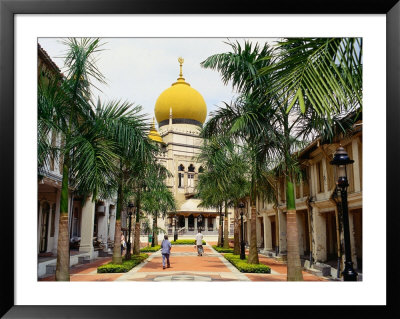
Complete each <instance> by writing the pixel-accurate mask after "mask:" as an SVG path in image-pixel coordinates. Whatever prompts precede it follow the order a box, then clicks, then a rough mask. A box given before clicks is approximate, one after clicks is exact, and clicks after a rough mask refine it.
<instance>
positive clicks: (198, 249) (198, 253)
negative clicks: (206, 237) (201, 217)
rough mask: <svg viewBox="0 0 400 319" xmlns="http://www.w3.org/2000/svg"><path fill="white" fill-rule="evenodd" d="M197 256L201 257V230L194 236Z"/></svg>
mask: <svg viewBox="0 0 400 319" xmlns="http://www.w3.org/2000/svg"><path fill="white" fill-rule="evenodd" d="M196 246H197V256H203V234H202V233H201V229H199V230H198V233H197V235H196Z"/></svg>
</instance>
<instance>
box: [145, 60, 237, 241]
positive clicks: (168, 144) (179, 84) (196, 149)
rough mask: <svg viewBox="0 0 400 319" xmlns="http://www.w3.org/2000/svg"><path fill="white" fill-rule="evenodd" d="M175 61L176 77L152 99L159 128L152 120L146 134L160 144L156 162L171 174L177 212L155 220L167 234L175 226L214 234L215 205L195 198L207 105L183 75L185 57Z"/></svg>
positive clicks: (187, 232) (169, 181) (182, 231)
mask: <svg viewBox="0 0 400 319" xmlns="http://www.w3.org/2000/svg"><path fill="white" fill-rule="evenodd" d="M178 62H179V64H180V73H179V77H178V79H177V81H176V82H174V83H172V85H171V87H169V88H167V89H166V90H164V91H163V92H162V93H161V94H160V96H159V97H158V99H157V101H156V103H155V107H154V113H155V118H156V120H157V123H158V127H159V131H157V129H156V127H155V123H154V121H153V126H152V128H151V130H150V133H149V138H150V139H151V140H153V141H154V142H156V143H159V145H160V153H159V155H158V157H157V159H158V161H159V163H161V164H162V165H164V166H165V167H166V168H167V169H168V170H169V172H170V173H171V174H172V177H169V178H168V179H167V181H166V183H167V186H168V187H169V188H170V189H171V191H172V193H173V194H174V197H175V200H176V203H177V209H176V212H169V213H168V214H167V215H168V217H167V218H166V219H165V220H162V219H161V218H160V219H159V220H158V221H157V223H158V225H159V226H160V227H161V228H164V229H165V230H166V231H168V233H169V234H170V235H171V234H173V233H174V230H175V229H174V227H176V230H177V231H178V234H179V235H194V234H195V233H197V230H198V229H199V228H201V230H202V232H203V233H204V234H205V235H217V234H218V226H219V213H218V212H217V209H216V208H213V209H210V208H203V207H200V202H201V200H200V199H197V198H194V195H195V193H196V184H197V182H198V176H199V174H201V172H202V170H203V167H202V163H200V162H199V161H198V155H199V153H200V151H201V146H202V145H203V139H202V138H201V137H200V136H199V134H200V130H201V127H202V125H203V123H204V122H205V120H206V116H207V105H206V102H205V101H204V98H203V97H202V95H201V94H200V93H199V92H198V91H197V90H195V89H194V88H192V87H191V86H190V84H189V83H188V82H186V81H185V78H183V74H182V65H183V62H184V60H183V59H182V58H179V59H178ZM230 215H231V216H232V214H230ZM232 226H233V223H232Z"/></svg>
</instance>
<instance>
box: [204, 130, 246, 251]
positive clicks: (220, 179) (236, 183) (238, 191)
mask: <svg viewBox="0 0 400 319" xmlns="http://www.w3.org/2000/svg"><path fill="white" fill-rule="evenodd" d="M199 161H201V162H203V163H204V167H205V172H203V173H202V174H201V175H200V177H199V183H198V185H197V189H198V197H200V198H201V199H202V202H201V206H206V207H219V208H220V212H221V208H222V205H223V206H224V209H225V214H224V218H225V220H224V223H225V224H224V229H223V233H224V238H225V240H224V242H223V246H224V247H225V248H228V247H229V240H228V234H229V229H228V208H229V207H232V206H234V205H235V204H236V206H237V202H238V200H239V199H240V198H241V197H243V196H245V194H246V192H247V191H248V188H247V176H246V173H247V169H248V166H247V162H246V161H245V159H244V158H243V156H241V154H240V148H239V147H238V146H235V145H234V143H233V142H232V141H231V140H229V139H228V138H226V137H224V136H222V135H221V136H218V137H217V136H213V137H211V138H209V139H206V140H205V143H204V145H203V147H202V151H201V153H200V155H199ZM220 217H221V215H220ZM219 235H220V236H221V235H222V229H220V234H219ZM220 238H221V237H220ZM220 238H219V244H221V239H220Z"/></svg>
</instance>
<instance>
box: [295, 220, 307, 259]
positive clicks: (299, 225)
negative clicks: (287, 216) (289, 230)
mask: <svg viewBox="0 0 400 319" xmlns="http://www.w3.org/2000/svg"><path fill="white" fill-rule="evenodd" d="M303 216H304V215H303V214H302V213H299V212H297V214H296V219H297V231H298V237H299V254H300V256H301V255H304V238H305V237H304V219H303Z"/></svg>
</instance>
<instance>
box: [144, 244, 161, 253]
mask: <svg viewBox="0 0 400 319" xmlns="http://www.w3.org/2000/svg"><path fill="white" fill-rule="evenodd" d="M160 249H161V246H160V245H155V246H154V247H151V246H146V247H143V248H141V249H140V252H142V253H154V252H156V251H159V250H160Z"/></svg>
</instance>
